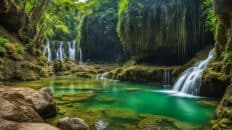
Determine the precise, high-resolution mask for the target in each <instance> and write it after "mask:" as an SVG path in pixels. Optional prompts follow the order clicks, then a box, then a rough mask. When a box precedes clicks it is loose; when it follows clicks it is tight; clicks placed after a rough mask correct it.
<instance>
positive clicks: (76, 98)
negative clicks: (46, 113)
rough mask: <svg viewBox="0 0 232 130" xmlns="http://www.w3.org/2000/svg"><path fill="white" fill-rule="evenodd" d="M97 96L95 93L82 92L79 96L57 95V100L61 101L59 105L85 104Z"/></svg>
mask: <svg viewBox="0 0 232 130" xmlns="http://www.w3.org/2000/svg"><path fill="white" fill-rule="evenodd" d="M94 96H95V93H94V92H82V93H79V94H69V95H66V94H61V95H55V98H57V99H58V100H60V102H59V103H61V104H62V103H64V104H66V103H74V102H84V101H88V100H90V99H91V98H93V97H94Z"/></svg>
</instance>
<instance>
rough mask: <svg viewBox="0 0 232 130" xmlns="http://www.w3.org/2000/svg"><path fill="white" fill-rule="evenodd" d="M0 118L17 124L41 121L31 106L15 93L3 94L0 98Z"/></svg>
mask: <svg viewBox="0 0 232 130" xmlns="http://www.w3.org/2000/svg"><path fill="white" fill-rule="evenodd" d="M0 118H3V119H6V120H12V121H17V122H42V121H43V120H42V118H41V117H40V116H39V114H38V113H37V112H36V111H35V110H34V109H33V108H32V106H31V104H30V103H29V102H27V101H25V99H24V97H23V96H22V95H20V94H17V93H4V94H2V95H1V96H0Z"/></svg>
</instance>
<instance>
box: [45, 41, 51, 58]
mask: <svg viewBox="0 0 232 130" xmlns="http://www.w3.org/2000/svg"><path fill="white" fill-rule="evenodd" d="M46 54H47V58H48V62H51V61H52V52H51V48H50V41H49V39H47V40H46V45H45V48H44V55H46Z"/></svg>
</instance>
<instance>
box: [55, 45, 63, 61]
mask: <svg viewBox="0 0 232 130" xmlns="http://www.w3.org/2000/svg"><path fill="white" fill-rule="evenodd" d="M63 44H64V43H63V42H62V41H61V42H60V46H59V48H58V49H57V51H56V58H57V59H58V60H61V61H64V58H65V54H64V48H63Z"/></svg>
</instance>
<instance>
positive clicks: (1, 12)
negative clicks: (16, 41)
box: [0, 0, 29, 33]
mask: <svg viewBox="0 0 232 130" xmlns="http://www.w3.org/2000/svg"><path fill="white" fill-rule="evenodd" d="M0 19H1V21H0V24H1V25H3V26H4V27H5V28H6V29H7V30H9V31H13V32H16V33H17V31H18V30H19V29H20V28H21V27H22V26H23V24H25V23H26V22H27V23H28V21H29V18H28V16H27V15H26V14H25V13H24V12H23V11H22V10H20V9H18V7H17V6H16V5H15V3H14V2H13V1H12V0H1V1H0ZM24 22H25V23H24ZM25 25H26V24H25Z"/></svg>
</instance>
